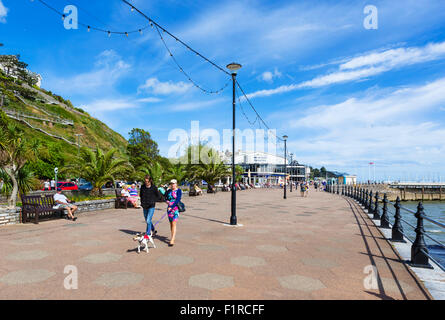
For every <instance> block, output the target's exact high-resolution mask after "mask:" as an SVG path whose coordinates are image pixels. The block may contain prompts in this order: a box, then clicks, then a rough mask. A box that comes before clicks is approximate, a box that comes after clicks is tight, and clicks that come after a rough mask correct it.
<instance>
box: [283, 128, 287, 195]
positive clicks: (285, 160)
mask: <svg viewBox="0 0 445 320" xmlns="http://www.w3.org/2000/svg"><path fill="white" fill-rule="evenodd" d="M283 139H284V196H283V198H284V199H287V198H286V184H287V181H286V178H287V176H286V175H287V150H286V141H287V136H283Z"/></svg>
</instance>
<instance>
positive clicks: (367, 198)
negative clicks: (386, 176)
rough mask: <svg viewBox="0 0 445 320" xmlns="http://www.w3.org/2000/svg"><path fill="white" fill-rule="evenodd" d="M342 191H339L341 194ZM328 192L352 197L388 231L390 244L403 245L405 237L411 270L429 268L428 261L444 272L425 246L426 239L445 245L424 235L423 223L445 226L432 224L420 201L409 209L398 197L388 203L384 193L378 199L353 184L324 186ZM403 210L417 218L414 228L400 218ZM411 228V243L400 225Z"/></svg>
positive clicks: (366, 190) (371, 193)
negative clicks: (392, 212)
mask: <svg viewBox="0 0 445 320" xmlns="http://www.w3.org/2000/svg"><path fill="white" fill-rule="evenodd" d="M340 189H341V191H340ZM326 191H327V192H330V193H333V194H341V195H343V196H346V197H349V198H352V199H354V200H356V201H357V202H358V203H359V204H360V205H361V206H362V207H363V208H364V209H366V210H367V211H368V214H372V215H373V217H372V219H373V220H380V228H384V229H391V239H390V240H391V241H393V242H405V243H406V241H405V238H406V239H407V240H408V241H410V242H411V243H412V245H411V260H410V264H411V265H412V266H413V267H420V268H430V269H431V268H432V266H431V264H430V263H429V260H431V261H433V262H435V263H436V264H437V265H438V266H439V267H440V268H441V269H442V270H443V271H445V266H443V265H442V264H441V263H440V262H438V261H436V259H434V257H432V256H431V255H430V253H429V251H428V248H427V246H426V243H425V237H427V238H428V239H430V240H431V241H433V242H434V243H435V244H437V245H439V246H440V247H441V248H443V249H445V245H444V244H443V243H441V242H440V241H438V240H436V239H434V238H433V237H431V236H430V235H428V234H427V233H426V232H425V229H424V226H423V221H424V220H426V221H428V222H431V223H433V224H435V225H437V226H439V227H441V228H444V230H445V224H443V223H440V222H438V221H435V220H434V219H431V218H429V217H427V216H426V214H425V212H424V208H423V204H422V202H421V201H420V202H419V203H418V205H417V210H416V211H414V210H411V209H409V208H406V207H404V206H402V205H401V201H400V198H399V197H397V199H396V201H395V202H391V201H389V200H388V196H387V194H386V193H384V194H383V198H382V197H381V196H380V194H379V192H378V191H376V192H375V193H373V192H372V190H368V189H367V188H363V187H359V186H352V185H338V184H337V185H334V184H330V185H327V188H326ZM380 205H382V209H380ZM388 205H392V206H393V207H394V209H395V210H394V224H393V225H392V226H391V224H390V218H389V214H388V213H389V207H388ZM401 210H404V211H406V212H409V213H411V214H413V215H414V217H415V218H416V219H417V224H416V226H414V225H412V224H411V223H410V222H408V221H406V220H405V219H403V217H402V215H401V213H400V211H401ZM401 222H403V223H405V224H406V225H408V226H410V227H411V228H413V230H414V232H415V234H416V237H415V239H414V240H411V239H410V238H409V237H408V236H407V235H406V234H405V232H404V230H403V225H402V223H401Z"/></svg>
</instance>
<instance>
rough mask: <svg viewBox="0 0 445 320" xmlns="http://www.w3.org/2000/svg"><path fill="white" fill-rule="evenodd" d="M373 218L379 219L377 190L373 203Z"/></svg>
mask: <svg viewBox="0 0 445 320" xmlns="http://www.w3.org/2000/svg"><path fill="white" fill-rule="evenodd" d="M372 219H373V220H380V208H379V192H378V191H377V192H376V193H375V204H374V216H373V217H372Z"/></svg>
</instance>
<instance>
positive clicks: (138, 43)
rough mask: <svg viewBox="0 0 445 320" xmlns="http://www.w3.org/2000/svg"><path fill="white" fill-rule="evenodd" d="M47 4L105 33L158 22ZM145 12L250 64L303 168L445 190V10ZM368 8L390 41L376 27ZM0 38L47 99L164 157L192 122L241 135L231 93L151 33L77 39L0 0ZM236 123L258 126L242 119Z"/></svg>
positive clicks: (156, 7)
mask: <svg viewBox="0 0 445 320" xmlns="http://www.w3.org/2000/svg"><path fill="white" fill-rule="evenodd" d="M46 1H47V2H48V3H50V4H51V5H52V6H53V7H55V8H57V9H58V10H60V11H62V10H63V8H64V7H65V6H66V5H69V4H72V5H76V6H77V7H78V9H79V21H80V22H82V23H85V24H88V25H92V26H96V27H100V28H103V29H105V30H118V31H128V30H135V29H139V28H140V27H143V26H146V25H147V21H146V20H144V19H143V18H142V17H141V16H139V15H138V14H137V13H136V12H132V11H130V9H129V8H128V6H126V5H124V4H123V3H122V1H120V0H96V1H84V0H70V1H68V0H46ZM132 3H133V4H134V5H135V6H137V7H138V8H140V9H141V10H142V11H144V12H145V13H147V14H148V15H149V16H150V17H151V18H153V19H154V20H155V21H157V22H158V23H159V24H161V25H162V26H164V27H165V28H166V29H168V30H169V31H171V32H172V33H174V34H175V35H177V36H178V37H179V38H181V39H182V40H184V41H185V42H187V43H188V44H189V45H190V46H191V47H193V48H194V49H196V50H198V51H199V52H201V53H203V54H204V55H205V56H207V57H209V58H210V59H212V60H213V61H215V62H216V63H217V64H218V65H221V66H225V65H226V64H227V63H230V62H232V61H236V62H239V63H241V64H242V65H243V68H242V69H241V70H240V71H239V74H238V80H239V82H240V84H241V85H242V86H243V88H244V90H245V91H246V93H248V96H249V98H250V100H251V101H252V103H253V104H254V106H255V107H256V108H257V110H258V112H259V113H260V114H261V115H262V116H263V118H264V119H265V121H266V122H267V123H268V125H269V127H271V128H275V129H276V130H277V133H278V134H279V135H283V134H287V135H288V136H289V141H288V147H289V150H290V151H291V152H293V153H294V155H295V156H294V158H297V159H298V160H299V161H300V162H302V163H307V164H309V165H312V166H316V167H319V166H322V165H324V166H326V167H327V168H328V169H331V170H338V171H347V172H350V173H355V174H358V175H359V177H360V178H362V179H367V178H368V163H369V162H370V161H373V162H375V166H376V178H377V179H388V178H391V179H403V180H416V179H420V178H422V177H425V178H427V179H431V180H432V179H434V180H438V179H439V178H440V177H441V179H442V181H444V180H445V170H444V169H445V165H444V161H443V160H444V155H445V147H444V141H445V126H444V124H445V89H444V88H445V72H444V71H445V2H443V1H441V0H430V1H414V0H405V1H371V2H369V1H335V2H333V1H317V2H314V1H259V0H257V1H233V0H232V1H218V2H214V1H198V0H193V1H187V0H186V1H175V0H165V1H142V0H138V1H132ZM369 4H371V5H374V6H376V8H377V9H378V29H377V30H368V29H365V28H364V26H363V20H364V19H365V17H366V14H364V12H363V10H364V8H365V6H366V5H369ZM164 38H165V40H166V43H167V45H168V46H169V47H170V48H171V50H172V52H173V54H174V56H175V57H176V59H177V60H178V61H179V62H180V64H181V66H182V67H183V68H184V70H185V71H186V72H187V73H189V74H190V75H191V76H192V78H193V80H194V81H196V82H197V83H198V84H199V85H202V86H203V87H205V88H207V89H210V90H216V89H219V88H220V87H223V86H224V85H225V84H226V83H227V81H228V80H230V79H229V78H228V76H227V75H225V74H224V73H222V72H220V71H218V70H217V69H215V68H214V67H213V66H211V65H209V64H208V63H205V62H203V60H202V59H200V58H199V57H197V56H196V55H194V54H193V53H191V52H190V51H188V50H185V49H184V48H183V47H181V46H180V45H178V44H177V43H176V41H175V40H173V39H171V38H169V37H168V36H166V35H164ZM0 39H1V40H0V41H1V42H2V43H4V44H5V46H4V47H2V48H0V52H1V53H2V54H5V53H6V54H15V53H19V54H21V56H22V59H23V60H24V61H26V62H27V63H29V65H30V68H31V70H33V71H35V72H38V73H40V74H41V75H42V76H43V82H42V86H43V87H44V88H46V89H48V90H51V91H53V92H55V93H58V94H60V95H62V96H64V97H65V98H68V99H70V100H71V101H72V102H73V103H74V104H75V105H76V106H80V107H82V108H84V109H85V110H87V111H88V112H90V113H91V114H92V115H94V116H96V117H98V118H99V119H101V120H102V121H104V122H105V123H107V124H108V125H109V126H110V127H112V128H113V129H114V130H116V131H118V132H119V133H121V134H122V135H123V136H125V137H127V133H128V132H129V131H130V130H131V129H132V128H134V127H139V128H144V129H146V130H148V131H150V133H151V134H152V135H153V137H154V139H155V140H156V141H158V143H159V145H160V149H161V153H162V154H164V155H167V152H168V150H169V148H170V147H171V146H172V145H173V144H174V142H169V141H168V134H169V132H170V131H171V130H172V129H174V128H182V129H185V130H187V131H189V130H190V123H191V121H196V120H198V121H199V122H200V128H201V129H206V128H214V129H216V130H218V131H220V132H221V135H222V130H223V129H229V128H231V125H232V111H231V86H230V85H229V86H228V87H227V88H226V89H225V90H224V91H223V92H222V93H220V94H217V95H210V94H206V93H203V92H202V91H200V90H199V89H197V88H195V87H194V86H192V85H191V84H190V82H189V81H188V80H187V78H186V77H185V76H184V75H183V74H182V73H180V72H179V71H178V69H177V68H176V66H175V65H174V63H173V61H172V59H171V57H170V56H169V55H168V54H167V51H166V50H165V47H164V45H163V43H162V42H161V40H160V39H159V37H158V35H157V33H156V31H155V30H154V29H152V28H148V29H146V30H144V31H143V33H142V35H141V34H139V33H136V34H131V35H129V36H128V37H126V36H121V35H112V36H111V37H108V36H107V34H104V33H101V32H96V31H94V30H91V31H90V32H87V30H86V29H85V28H83V27H81V26H79V29H78V30H66V29H64V27H63V21H62V20H61V19H60V17H58V16H57V15H56V14H55V13H54V12H52V11H50V10H48V9H47V8H45V7H44V6H43V5H42V4H40V3H39V2H38V1H37V0H35V1H30V0H0ZM241 102H242V103H243V109H244V111H245V113H246V114H247V116H248V117H250V119H251V120H254V119H255V116H254V113H253V112H252V110H250V109H249V107H248V105H247V104H246V102H245V101H244V100H242V101H241ZM237 120H238V121H237V127H238V128H240V129H246V128H251V126H250V125H249V123H248V121H247V120H246V119H245V118H244V117H243V115H242V112H241V110H240V109H238V110H237ZM256 128H258V127H256Z"/></svg>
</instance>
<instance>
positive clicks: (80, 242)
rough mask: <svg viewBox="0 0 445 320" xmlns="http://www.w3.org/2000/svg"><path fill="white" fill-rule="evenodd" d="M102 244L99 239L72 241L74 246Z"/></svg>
mask: <svg viewBox="0 0 445 320" xmlns="http://www.w3.org/2000/svg"><path fill="white" fill-rule="evenodd" d="M102 244H104V242H103V241H101V240H79V241H77V242H76V243H74V245H75V246H79V247H96V246H100V245H102Z"/></svg>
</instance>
